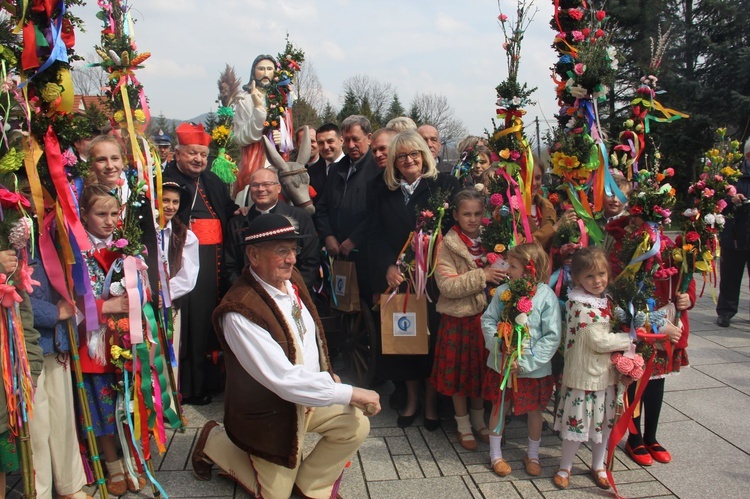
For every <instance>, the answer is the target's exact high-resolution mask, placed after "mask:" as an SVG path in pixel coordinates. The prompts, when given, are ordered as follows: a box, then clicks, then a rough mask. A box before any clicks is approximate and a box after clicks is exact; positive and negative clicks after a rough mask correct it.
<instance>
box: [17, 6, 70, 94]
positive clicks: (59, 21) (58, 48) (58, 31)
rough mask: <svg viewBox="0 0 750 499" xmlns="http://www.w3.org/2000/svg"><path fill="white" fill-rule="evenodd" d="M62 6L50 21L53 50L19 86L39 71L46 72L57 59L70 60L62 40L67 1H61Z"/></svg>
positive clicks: (22, 85) (27, 81)
mask: <svg viewBox="0 0 750 499" xmlns="http://www.w3.org/2000/svg"><path fill="white" fill-rule="evenodd" d="M59 4H60V6H61V11H60V15H59V16H58V17H57V18H56V19H55V20H54V21H52V23H50V28H51V30H52V52H50V54H49V57H48V58H47V60H46V61H44V64H42V65H41V67H40V68H39V69H37V70H36V72H35V73H34V74H33V75H31V76H30V77H29V79H28V80H26V81H24V82H22V83H21V84H20V85H18V88H23V87H24V86H25V85H26V84H27V83H29V82H30V81H31V79H32V78H34V77H35V76H36V75H38V74H39V73H42V72H44V70H46V69H47V68H48V67H50V66H51V65H52V64H53V63H54V62H55V61H60V62H68V48H67V47H66V46H65V43H64V42H63V41H62V25H63V19H64V18H65V10H66V7H65V2H59Z"/></svg>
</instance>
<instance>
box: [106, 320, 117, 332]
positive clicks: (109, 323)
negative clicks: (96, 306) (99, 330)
mask: <svg viewBox="0 0 750 499" xmlns="http://www.w3.org/2000/svg"><path fill="white" fill-rule="evenodd" d="M107 329H109V330H110V331H114V330H115V320H114V318H112V317H108V318H107Z"/></svg>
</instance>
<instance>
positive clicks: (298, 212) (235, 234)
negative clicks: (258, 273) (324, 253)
mask: <svg viewBox="0 0 750 499" xmlns="http://www.w3.org/2000/svg"><path fill="white" fill-rule="evenodd" d="M271 213H276V214H278V215H284V216H285V217H289V218H292V219H294V220H295V221H296V222H297V224H298V226H299V227H298V229H299V233H300V235H304V236H308V237H306V238H304V239H302V240H301V241H300V244H301V246H302V251H301V252H300V254H299V255H298V256H297V263H296V264H295V267H297V269H298V270H299V271H300V274H302V278H303V279H304V280H305V284H306V285H307V287H308V289H311V288H314V287H317V286H318V285H319V284H320V242H319V241H318V234H317V232H315V225H314V224H313V221H312V217H310V215H309V214H308V213H307V212H306V211H305V210H303V209H301V208H297V207H296V206H290V205H288V204H286V203H285V202H284V201H282V200H279V201H278V203H276V206H274V207H273V208H271ZM259 216H262V213H261V212H260V211H258V210H257V208H255V206H252V207H251V208H250V211H248V212H247V217H234V218H233V219H232V220H231V221H230V222H229V229H228V230H227V233H228V235H229V240H228V241H227V244H226V245H225V246H224V264H225V266H226V270H227V274H228V277H229V284H230V285H232V284H234V282H235V281H236V280H237V279H239V278H240V276H241V275H242V269H243V268H244V267H245V266H246V265H247V264H248V263H249V262H248V260H247V255H245V247H244V246H240V243H241V242H242V237H241V232H242V229H243V228H244V227H246V226H247V224H249V223H250V222H252V221H253V220H255V219H256V218H257V217H259Z"/></svg>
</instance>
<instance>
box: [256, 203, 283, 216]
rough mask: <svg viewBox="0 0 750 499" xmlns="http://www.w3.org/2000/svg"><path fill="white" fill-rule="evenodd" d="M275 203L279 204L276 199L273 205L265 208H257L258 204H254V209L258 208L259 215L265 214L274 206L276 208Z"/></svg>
mask: <svg viewBox="0 0 750 499" xmlns="http://www.w3.org/2000/svg"><path fill="white" fill-rule="evenodd" d="M277 204H279V202H278V201H276V202H275V203H274V204H273V206H271V207H270V208H268V209H267V210H261V209H260V208H258V205H257V204H256V205H255V209H256V210H258V213H260V214H261V215H266V214H268V213H271V210H273V209H274V208H276V205H277Z"/></svg>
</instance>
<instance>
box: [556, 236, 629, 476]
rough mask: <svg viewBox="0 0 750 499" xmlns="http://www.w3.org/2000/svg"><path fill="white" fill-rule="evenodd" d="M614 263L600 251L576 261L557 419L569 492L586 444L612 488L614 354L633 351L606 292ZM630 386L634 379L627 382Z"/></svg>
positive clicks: (588, 251)
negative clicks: (615, 325) (614, 324)
mask: <svg viewBox="0 0 750 499" xmlns="http://www.w3.org/2000/svg"><path fill="white" fill-rule="evenodd" d="M609 274H610V268H609V261H608V259H607V256H606V255H605V253H604V252H603V251H602V250H601V249H600V248H596V247H591V246H589V247H587V248H583V249H580V250H578V251H577V252H576V253H575V254H574V255H573V261H572V264H571V277H572V279H573V283H574V284H575V288H574V289H572V290H571V291H570V292H569V293H568V303H567V305H566V313H567V327H566V328H565V340H564V341H565V343H564V349H565V368H564V370H563V378H562V387H561V388H560V403H559V405H558V407H557V411H556V413H555V430H557V431H559V432H560V434H561V436H562V439H563V443H562V457H561V459H560V467H559V469H558V470H557V473H556V474H555V476H554V478H553V481H554V483H555V485H556V486H557V487H558V488H561V489H565V488H567V487H568V483H569V480H570V471H571V469H572V467H573V459H574V458H575V455H576V452H578V447H579V446H580V445H581V442H588V441H591V443H592V445H591V453H592V465H591V473H592V476H593V478H594V482H595V483H596V485H597V486H598V487H600V488H603V489H608V488H609V482H608V481H607V473H606V469H605V466H604V457H605V453H606V450H607V439H608V438H609V433H610V431H611V429H612V426H613V424H614V418H615V403H616V393H615V385H616V383H617V377H616V376H617V371H616V369H615V367H614V366H613V365H612V364H611V362H610V354H611V353H612V352H617V351H623V350H628V349H629V347H630V345H631V340H630V336H629V335H628V333H613V332H612V331H611V324H610V320H611V317H612V313H611V304H610V301H609V299H608V298H607V295H606V291H607V285H608V283H609ZM621 381H622V382H623V383H624V384H627V383H628V382H630V381H632V380H631V379H630V378H627V379H622V380H621Z"/></svg>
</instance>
